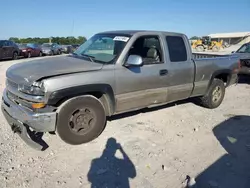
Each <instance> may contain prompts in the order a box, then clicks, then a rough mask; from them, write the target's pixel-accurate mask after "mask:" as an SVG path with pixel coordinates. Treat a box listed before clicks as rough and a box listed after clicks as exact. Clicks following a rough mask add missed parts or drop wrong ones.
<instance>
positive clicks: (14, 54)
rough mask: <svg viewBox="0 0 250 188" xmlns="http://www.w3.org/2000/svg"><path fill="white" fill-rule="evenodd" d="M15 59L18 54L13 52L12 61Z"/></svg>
mask: <svg viewBox="0 0 250 188" xmlns="http://www.w3.org/2000/svg"><path fill="white" fill-rule="evenodd" d="M17 58H18V54H17V52H14V53H13V55H12V59H13V60H16V59H17Z"/></svg>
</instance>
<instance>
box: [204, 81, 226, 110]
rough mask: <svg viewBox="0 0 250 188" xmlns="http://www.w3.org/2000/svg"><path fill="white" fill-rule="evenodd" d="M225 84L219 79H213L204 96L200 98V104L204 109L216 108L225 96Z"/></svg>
mask: <svg viewBox="0 0 250 188" xmlns="http://www.w3.org/2000/svg"><path fill="white" fill-rule="evenodd" d="M225 91H226V88H225V84H224V82H223V81H222V80H220V79H214V80H213V82H212V84H211V86H210V87H209V89H208V92H207V94H206V95H204V96H203V97H201V104H202V106H204V107H206V108H210V109H213V108H217V107H218V106H220V104H221V103H222V101H223V99H224V96H225Z"/></svg>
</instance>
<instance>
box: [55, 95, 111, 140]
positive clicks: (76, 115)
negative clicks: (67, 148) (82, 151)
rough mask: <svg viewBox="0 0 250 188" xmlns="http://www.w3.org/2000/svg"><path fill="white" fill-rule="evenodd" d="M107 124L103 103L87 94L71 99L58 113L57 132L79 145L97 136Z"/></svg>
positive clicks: (62, 137) (63, 137) (64, 138)
mask: <svg viewBox="0 0 250 188" xmlns="http://www.w3.org/2000/svg"><path fill="white" fill-rule="evenodd" d="M105 124H106V115H105V110H104V107H103V105H102V103H101V102H100V101H99V100H98V99H97V98H95V97H93V96H90V95H86V96H82V97H76V98H73V99H70V100H69V101H68V102H66V103H65V105H64V106H63V107H62V108H61V110H60V111H59V113H58V122H57V133H58V135H59V136H60V137H61V139H62V140H63V141H65V142H66V143H68V144H72V145H78V144H83V143H86V142H89V141H91V140H93V139H95V138H97V137H98V136H99V135H100V134H101V132H102V131H103V129H104V127H105Z"/></svg>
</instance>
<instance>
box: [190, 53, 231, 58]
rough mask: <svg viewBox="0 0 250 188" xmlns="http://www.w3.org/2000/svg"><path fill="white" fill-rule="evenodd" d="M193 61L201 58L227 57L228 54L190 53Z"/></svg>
mask: <svg viewBox="0 0 250 188" xmlns="http://www.w3.org/2000/svg"><path fill="white" fill-rule="evenodd" d="M192 54H193V58H194V59H201V58H215V57H227V56H230V54H213V53H206V52H204V53H198V52H197V53H192Z"/></svg>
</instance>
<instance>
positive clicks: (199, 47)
mask: <svg viewBox="0 0 250 188" xmlns="http://www.w3.org/2000/svg"><path fill="white" fill-rule="evenodd" d="M195 49H196V51H197V52H203V51H204V50H205V49H204V47H203V46H201V45H200V46H196V48H195Z"/></svg>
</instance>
